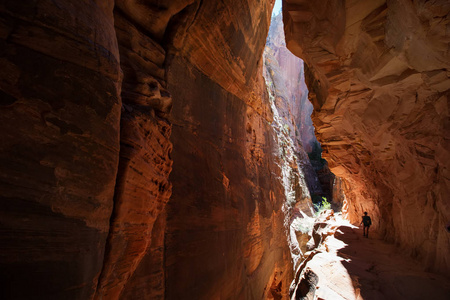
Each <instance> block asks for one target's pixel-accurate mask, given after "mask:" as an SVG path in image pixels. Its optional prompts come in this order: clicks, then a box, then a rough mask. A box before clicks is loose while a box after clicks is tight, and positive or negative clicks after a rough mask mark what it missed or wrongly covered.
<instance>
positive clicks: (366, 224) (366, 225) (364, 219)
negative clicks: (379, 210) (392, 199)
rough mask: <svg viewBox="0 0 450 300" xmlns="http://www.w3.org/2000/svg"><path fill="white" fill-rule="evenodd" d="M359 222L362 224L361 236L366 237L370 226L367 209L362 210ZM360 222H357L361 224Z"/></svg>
mask: <svg viewBox="0 0 450 300" xmlns="http://www.w3.org/2000/svg"><path fill="white" fill-rule="evenodd" d="M361 224H364V228H363V236H365V237H366V238H368V237H369V227H370V225H372V220H371V219H370V217H369V216H368V215H367V211H365V212H364V216H363V217H362V221H361ZM361 224H359V225H360V226H361Z"/></svg>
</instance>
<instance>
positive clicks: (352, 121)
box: [283, 0, 450, 274]
mask: <svg viewBox="0 0 450 300" xmlns="http://www.w3.org/2000/svg"><path fill="white" fill-rule="evenodd" d="M449 10H450V4H449V3H448V1H432V2H430V1H403V0H395V1H394V0H388V1H384V0H379V1H375V0H374V1H342V0H329V1H315V2H313V1H304V0H289V1H288V0H286V1H283V15H284V23H285V32H286V41H287V47H288V48H289V49H290V50H291V51H292V52H293V53H294V54H296V55H298V56H299V57H301V58H302V59H303V60H304V61H305V62H306V64H307V68H306V71H307V72H306V73H307V75H306V77H307V85H308V88H309V90H310V99H311V101H312V102H313V104H314V109H315V112H314V114H313V121H314V124H315V126H316V132H317V135H318V139H319V141H320V142H321V143H322V146H323V148H324V150H325V151H324V152H325V153H324V156H325V158H326V159H327V161H328V162H329V163H330V168H331V170H332V171H333V172H334V173H335V174H336V175H338V176H340V177H342V178H343V180H344V181H345V182H344V184H343V185H344V186H345V187H347V191H346V195H347V197H348V200H349V203H348V214H349V217H350V219H351V220H352V221H353V222H358V223H359V219H360V215H361V214H362V212H363V211H369V213H370V214H371V215H372V217H373V220H374V221H375V222H374V223H375V224H374V226H375V228H377V229H378V230H379V231H380V232H382V233H383V234H384V236H385V238H386V239H387V240H390V241H393V242H395V243H397V244H399V245H400V246H402V247H403V248H404V249H405V250H406V251H407V252H408V253H410V254H412V255H413V256H415V257H417V258H419V259H420V260H422V261H423V263H424V265H425V266H426V267H427V268H429V269H432V270H435V271H440V272H443V273H447V274H448V273H449V272H450V260H449V257H448V249H449V247H450V235H449V234H448V232H446V230H445V227H446V224H447V223H448V222H449V220H450V201H449V192H450V190H449V178H450V177H449V162H450V156H449V149H450V147H449V146H450V145H449V136H450V135H449V133H450V132H449V113H448V96H449V88H450V79H449V68H450V57H449V32H448V26H449Z"/></svg>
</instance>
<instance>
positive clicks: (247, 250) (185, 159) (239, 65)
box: [164, 1, 292, 299]
mask: <svg viewBox="0 0 450 300" xmlns="http://www.w3.org/2000/svg"><path fill="white" fill-rule="evenodd" d="M234 8H239V9H234ZM270 10H271V4H270V3H269V2H266V1H261V2H258V1H253V2H249V1H227V2H226V4H224V3H219V1H203V2H202V4H201V5H200V7H199V9H198V11H197V13H196V17H195V20H194V21H193V23H192V24H191V26H190V27H189V29H188V30H187V32H186V36H185V40H184V46H183V47H181V49H180V51H179V52H178V54H177V55H176V56H174V57H173V59H172V62H171V65H170V67H169V69H168V81H167V82H168V86H167V87H168V89H169V90H170V92H171V94H172V96H173V113H172V117H171V120H172V122H173V132H172V137H171V140H172V142H173V145H174V148H173V149H174V150H173V152H172V158H173V161H174V165H173V171H172V173H171V176H170V181H171V182H172V184H173V193H172V197H171V198H170V201H169V202H168V204H167V209H166V213H167V219H166V229H165V242H164V257H165V276H166V280H165V297H166V298H167V299H183V298H186V297H189V298H192V299H259V298H273V297H278V299H279V297H286V296H287V295H288V288H289V284H290V280H291V278H292V265H291V257H290V254H289V248H288V244H287V240H286V228H285V226H284V219H285V217H284V216H285V214H284V211H283V210H282V208H283V205H284V201H285V197H284V188H283V185H282V182H281V181H280V180H279V178H280V177H281V169H280V167H279V165H278V159H279V158H278V151H277V140H276V134H275V132H274V131H273V128H272V126H271V124H270V122H271V121H272V112H271V109H270V104H269V99H268V95H267V92H266V91H265V85H264V81H263V78H262V51H263V49H264V44H265V37H266V35H267V31H268V29H269V28H268V27H269V23H270ZM211 18H212V19H214V22H213V23H212V22H211ZM187 295H188V296H187Z"/></svg>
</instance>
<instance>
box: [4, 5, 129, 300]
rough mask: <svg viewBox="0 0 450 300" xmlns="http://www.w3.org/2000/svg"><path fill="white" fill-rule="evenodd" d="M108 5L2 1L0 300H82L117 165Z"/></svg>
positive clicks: (90, 287)
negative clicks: (0, 299)
mask: <svg viewBox="0 0 450 300" xmlns="http://www.w3.org/2000/svg"><path fill="white" fill-rule="evenodd" d="M112 7H113V1H89V2H86V1H46V0H42V1H2V2H1V4H0V44H1V45H0V49H1V50H0V70H1V72H0V94H1V96H0V99H1V101H0V123H1V124H2V130H1V131H0V140H1V145H0V201H1V204H0V206H1V209H0V220H1V222H0V282H1V287H0V298H2V299H89V298H91V297H92V295H93V293H94V292H95V289H96V286H97V279H98V276H99V274H100V271H101V269H102V262H103V255H104V249H105V242H106V237H107V234H108V229H109V219H110V215H111V211H112V204H113V202H112V198H113V193H114V185H115V180H116V173H117V164H118V159H119V118H120V97H119V94H120V69H119V55H118V47H117V42H116V35H115V31H114V25H113V14H112Z"/></svg>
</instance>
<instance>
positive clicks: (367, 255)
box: [305, 218, 450, 300]
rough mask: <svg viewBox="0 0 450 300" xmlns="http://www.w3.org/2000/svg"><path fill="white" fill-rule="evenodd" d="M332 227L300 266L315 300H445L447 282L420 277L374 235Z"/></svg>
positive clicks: (430, 276) (347, 227)
mask: <svg viewBox="0 0 450 300" xmlns="http://www.w3.org/2000/svg"><path fill="white" fill-rule="evenodd" d="M330 225H331V227H337V230H336V232H335V234H334V235H330V236H328V237H327V238H326V239H325V241H324V243H323V244H322V246H321V247H320V248H319V249H318V250H319V252H318V253H317V254H315V255H314V257H313V259H311V260H310V261H309V262H308V263H307V265H306V267H305V270H306V269H308V268H309V269H311V270H312V271H313V272H314V273H316V275H318V279H319V280H318V282H317V286H316V297H317V298H316V299H327V300H328V299H333V300H337V299H349V300H350V299H352V300H353V299H357V300H360V299H364V300H372V299H374V300H375V299H377V300H378V299H393V300H394V299H395V300H399V299H408V300H411V299H433V300H439V299H442V300H448V299H450V279H449V278H446V277H444V276H440V275H436V274H432V273H428V272H425V271H423V270H422V269H421V266H420V265H419V263H418V262H416V261H414V260H413V259H411V258H410V257H408V256H407V255H404V254H401V253H400V250H399V249H398V248H397V247H395V246H394V245H392V244H388V243H386V242H385V241H383V240H382V239H381V238H380V237H379V236H378V235H377V233H376V232H370V236H369V238H365V237H363V232H362V228H357V227H355V226H352V225H350V224H348V223H347V224H346V223H345V221H339V218H337V220H336V223H334V224H330Z"/></svg>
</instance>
